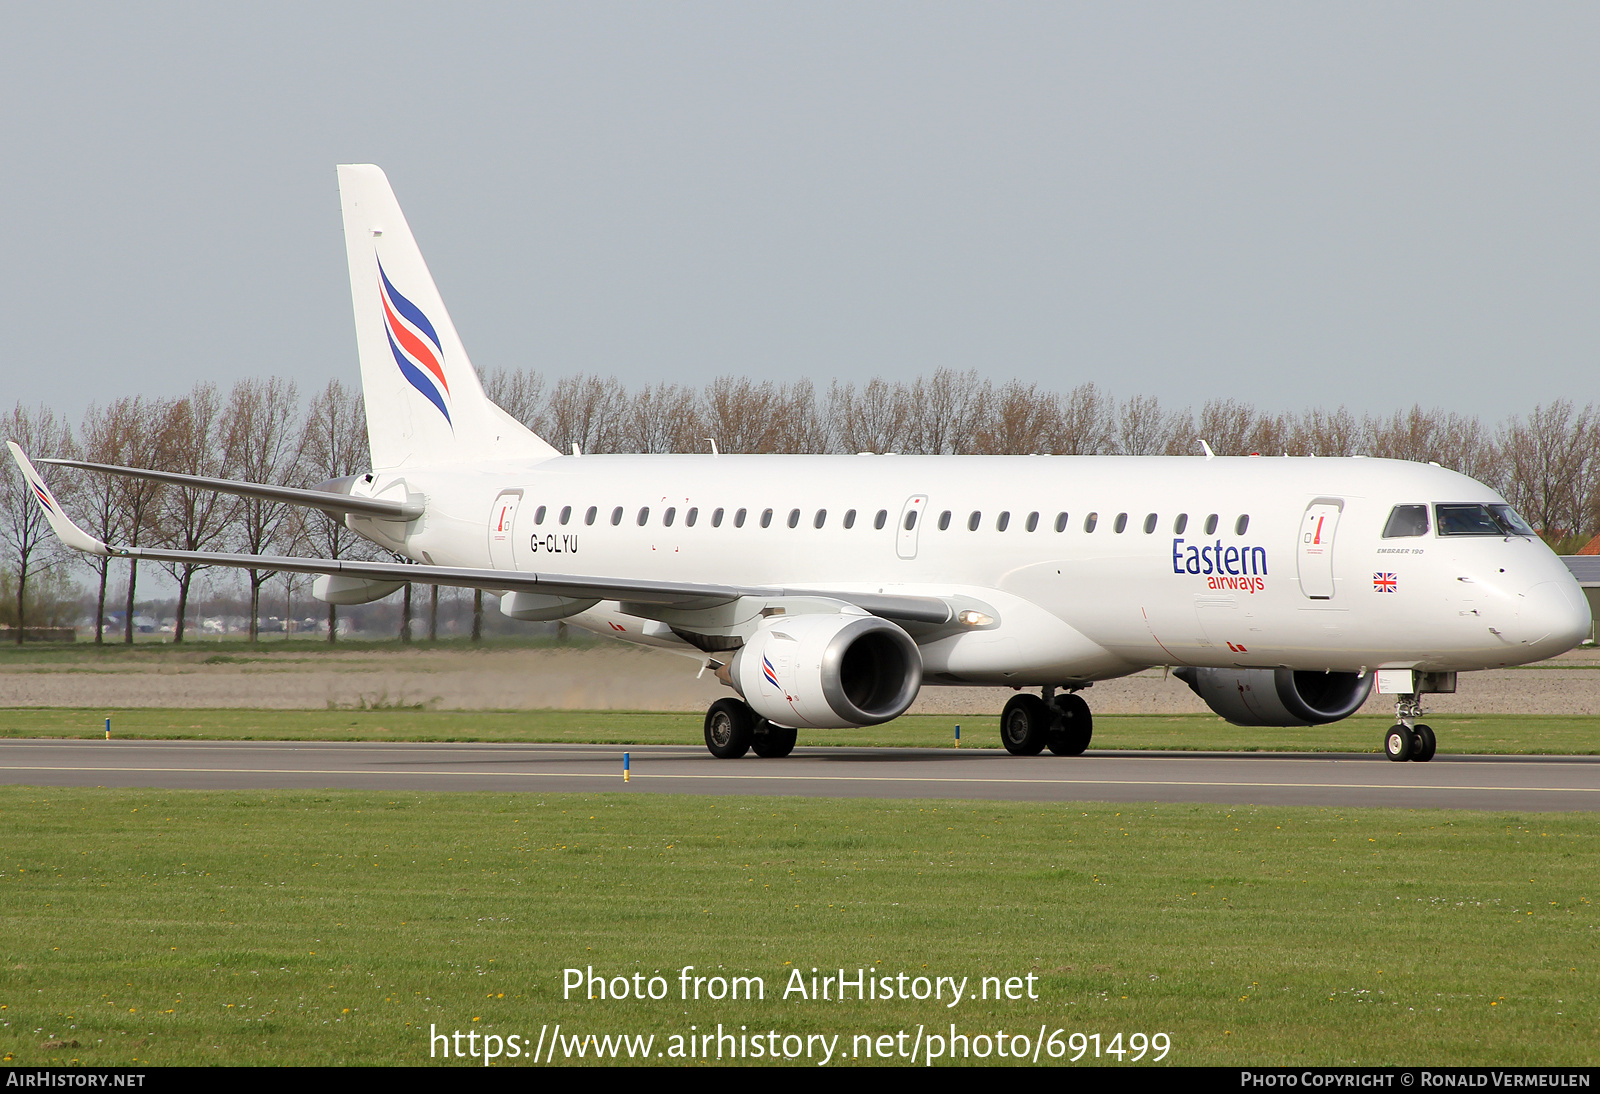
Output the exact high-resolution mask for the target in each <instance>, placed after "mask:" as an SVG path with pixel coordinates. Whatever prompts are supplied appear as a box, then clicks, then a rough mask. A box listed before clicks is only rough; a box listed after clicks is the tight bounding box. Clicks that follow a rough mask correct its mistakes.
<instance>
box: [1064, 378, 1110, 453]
mask: <svg viewBox="0 0 1600 1094" xmlns="http://www.w3.org/2000/svg"><path fill="white" fill-rule="evenodd" d="M1112 409H1113V408H1112V405H1111V401H1110V400H1109V399H1107V398H1106V397H1105V396H1103V395H1101V394H1100V391H1099V389H1097V388H1096V387H1095V386H1094V385H1093V384H1079V385H1078V386H1077V387H1075V388H1073V389H1072V390H1071V391H1069V392H1067V394H1066V396H1065V397H1064V398H1062V400H1061V415H1060V418H1059V420H1058V422H1057V424H1056V431H1055V437H1054V438H1053V439H1052V443H1051V445H1050V451H1052V452H1055V453H1057V454H1059V455H1063V456H1097V455H1099V454H1100V453H1102V452H1109V451H1111V449H1112V448H1113V442H1112V439H1111V429H1112Z"/></svg>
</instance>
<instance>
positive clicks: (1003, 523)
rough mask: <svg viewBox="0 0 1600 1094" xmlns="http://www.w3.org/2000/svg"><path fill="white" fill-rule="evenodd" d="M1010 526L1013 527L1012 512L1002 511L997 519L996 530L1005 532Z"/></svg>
mask: <svg viewBox="0 0 1600 1094" xmlns="http://www.w3.org/2000/svg"><path fill="white" fill-rule="evenodd" d="M1009 527H1011V513H1010V511H1009V510H1008V511H1007V512H1004V513H1001V514H1000V516H999V517H998V518H997V519H996V520H995V522H994V530H995V531H996V532H1004V531H1005V530H1006V529H1007V528H1009Z"/></svg>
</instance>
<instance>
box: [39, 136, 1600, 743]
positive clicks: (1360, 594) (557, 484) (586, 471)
mask: <svg viewBox="0 0 1600 1094" xmlns="http://www.w3.org/2000/svg"><path fill="white" fill-rule="evenodd" d="M339 190H340V195H341V198H342V200H343V206H344V229H345V244H346V249H347V252H348V257H349V263H350V285H351V293H352V296H353V298H354V304H355V320H356V339H357V345H358V349H359V354H360V361H361V380H362V386H363V389H364V392H365V396H366V412H367V430H368V437H369V440H370V442H371V448H372V466H373V470H372V471H371V472H370V473H368V474H365V475H360V476H355V477H352V478H351V479H346V480H337V481H334V482H330V483H324V484H322V485H321V486H320V487H318V488H316V489H312V490H289V489H285V488H281V487H273V486H266V485H260V484H251V483H237V482H229V481H223V480H195V479H192V478H189V477H186V476H182V475H173V474H167V473H161V472H153V471H146V470H139V469H130V468H111V467H101V466H100V465H94V464H86V463H82V462H76V461H66V460H58V461H43V462H55V463H67V464H70V465H71V466H75V467H80V468H92V469H98V470H105V471H110V472H114V473H118V474H125V475H135V476H144V477H149V478H155V479H161V480H166V481H169V482H178V483H189V484H191V485H193V484H196V483H197V482H198V483H199V484H200V485H205V486H209V487H212V488H215V489H218V490H223V491H227V492H231V493H235V494H241V495H245V496H252V495H253V496H265V497H271V498H278V499H282V500H288V501H292V502H294V503H296V504H301V505H305V506H308V507H311V508H317V509H321V510H324V511H326V512H330V513H335V514H339V515H341V516H342V517H343V518H344V519H345V521H346V522H347V523H348V525H349V526H350V528H352V529H353V530H355V531H356V532H358V533H360V534H361V535H363V536H365V537H366V538H368V539H370V540H371V541H372V542H374V543H376V544H379V545H381V546H382V547H383V548H385V549H386V550H388V551H391V552H393V554H394V555H395V556H397V558H398V559H399V561H396V562H392V563H372V562H349V561H337V560H330V559H315V558H286V557H278V556H268V557H257V556H248V555H230V554H214V553H208V552H185V551H167V550H161V549H156V548H146V547H119V546H108V545H107V544H104V543H101V542H100V541H98V540H96V539H94V538H93V537H91V536H89V535H88V534H87V533H85V532H84V531H82V530H81V529H80V528H78V527H77V526H76V525H74V524H73V523H72V522H71V521H70V520H69V519H68V517H67V516H66V515H65V514H64V513H63V511H62V509H61V507H60V505H59V504H57V502H56V500H55V498H54V496H53V495H52V494H51V492H50V489H49V487H48V486H47V485H46V483H45V482H44V480H43V479H42V478H41V477H40V475H39V474H38V472H37V471H36V470H35V469H34V467H33V465H32V464H31V463H29V462H28V460H27V458H26V456H25V455H24V454H23V453H22V451H21V450H20V449H18V448H17V446H16V445H15V444H13V445H12V446H11V448H12V453H13V455H14V456H15V458H16V460H17V462H18V464H19V465H20V466H21V467H22V469H23V471H24V473H25V474H26V475H27V477H28V479H29V481H30V483H31V484H32V485H33V487H34V489H35V493H36V494H37V496H38V499H39V502H40V504H41V505H42V506H43V507H44V509H45V511H46V513H47V515H48V518H49V520H50V523H51V525H52V527H53V528H54V530H55V531H56V533H57V534H58V535H59V536H60V537H61V538H62V539H63V540H64V541H66V542H67V543H68V544H69V545H71V546H72V547H74V548H77V549H78V550H80V551H86V552H89V553H92V554H99V555H108V554H109V555H114V556H121V557H129V558H147V559H157V560H168V561H194V562H203V563H209V564H213V565H223V566H238V567H254V568H257V569H272V570H287V571H292V572H298V573H309V574H318V575H322V576H321V577H319V578H318V580H317V581H316V582H315V585H314V591H315V594H316V595H317V596H318V597H320V598H322V599H324V600H327V601H332V602H334V603H340V604H353V603H363V602H366V601H370V600H375V599H378V598H379V597H383V596H386V595H389V594H390V593H392V592H393V591H394V590H395V589H397V588H398V587H399V586H400V584H401V583H402V582H404V581H416V582H423V583H427V584H440V585H454V586H461V587H465V588H475V589H483V590H486V591H490V592H495V593H499V594H501V601H500V610H501V611H502V612H504V613H505V614H506V615H508V616H510V617H512V618H514V619H525V620H555V619H565V620H569V621H571V622H573V623H576V624H578V625H580V626H583V627H587V628H589V629H591V630H594V631H597V632H599V633H601V634H604V635H609V636H611V637H613V638H618V639H622V640H625V641H630V642H637V643H643V644H646V645H651V646H659V647H664V648H667V649H670V650H675V651H678V652H681V653H684V654H687V655H689V656H692V657H694V658H696V659H697V660H698V661H700V662H702V664H703V666H704V667H707V668H710V669H712V670H714V671H715V673H716V675H717V678H718V679H720V680H721V681H723V682H724V683H725V684H727V685H729V686H730V687H731V688H732V689H733V690H734V691H735V692H737V693H738V695H739V696H741V697H742V698H737V699H736V698H733V697H731V696H730V697H729V698H725V699H722V700H720V701H718V702H717V703H715V704H713V705H712V707H711V709H710V711H709V712H708V713H707V715H706V729H705V736H706V744H707V746H708V747H709V748H710V750H711V752H712V753H713V754H714V755H716V756H718V757H724V758H731V757H737V756H742V755H744V754H745V753H746V752H747V751H749V750H750V749H751V748H754V750H755V751H756V753H757V754H758V755H761V756H768V757H776V756H784V755H787V754H788V753H789V752H790V750H791V749H792V748H793V747H794V744H795V739H796V730H797V729H809V728H821V727H851V726H868V725H873V724H876V723H879V722H886V721H888V720H890V719H892V718H895V717H898V716H899V715H900V714H902V713H904V711H905V710H906V709H907V708H908V707H909V706H910V705H911V703H912V701H913V700H914V699H915V698H916V696H917V693H918V691H919V690H920V689H921V688H922V687H923V686H925V685H928V684H963V685H973V684H978V685H992V686H996V687H1010V688H1013V689H1016V690H1018V692H1019V693H1018V694H1017V695H1015V696H1013V697H1012V698H1011V700H1010V701H1009V702H1008V703H1007V704H1006V706H1005V710H1004V713H1003V716H1002V719H1001V738H1002V741H1003V743H1004V744H1005V747H1006V748H1007V749H1009V750H1010V751H1012V752H1013V753H1018V754H1037V753H1039V752H1041V751H1042V750H1044V749H1045V748H1047V747H1048V748H1049V749H1050V750H1051V751H1052V752H1055V753H1057V754H1067V755H1075V754H1078V753H1081V752H1082V751H1083V750H1084V749H1085V748H1086V747H1087V746H1088V744H1089V741H1090V735H1091V728H1092V721H1091V715H1090V711H1089V707H1088V704H1087V703H1085V702H1084V700H1083V698H1082V696H1081V694H1080V692H1081V691H1082V690H1083V689H1085V688H1087V687H1089V686H1090V685H1091V684H1093V683H1094V681H1096V680H1106V679H1112V678H1115V677H1118V676H1125V675H1128V674H1129V673H1134V672H1138V671H1140V670H1142V669H1146V668H1150V667H1152V666H1157V665H1164V666H1170V667H1172V668H1174V669H1175V670H1176V674H1177V675H1178V676H1179V677H1180V678H1182V679H1183V680H1184V681H1186V682H1187V683H1188V685H1189V686H1190V687H1191V688H1193V689H1194V691H1195V692H1196V693H1198V694H1199V695H1200V697H1201V698H1203V699H1204V700H1205V702H1206V703H1207V704H1209V705H1210V707H1211V709H1213V710H1214V711H1216V712H1217V713H1218V714H1220V715H1222V716H1223V717H1225V718H1226V719H1228V720H1229V721H1231V722H1233V723H1235V724H1237V725H1244V726H1263V727H1267V726H1291V725H1293V726H1303V725H1317V724H1322V723H1327V722H1333V721H1336V720H1338V719H1341V718H1344V717H1346V716H1348V715H1350V714H1351V713H1353V712H1354V711H1355V710H1356V709H1357V708H1358V707H1360V706H1361V704H1362V702H1363V701H1364V700H1365V699H1366V698H1367V696H1368V694H1369V693H1370V691H1371V690H1372V687H1373V683H1374V680H1376V681H1377V686H1378V689H1379V691H1380V692H1393V693H1394V694H1395V696H1396V705H1397V724H1396V725H1395V726H1394V727H1393V728H1391V729H1390V730H1389V731H1388V732H1387V733H1386V735H1385V738H1384V750H1385V752H1386V753H1387V755H1388V756H1389V758H1390V759H1392V760H1427V759H1429V758H1431V757H1432V755H1433V752H1434V748H1435V745H1436V740H1435V736H1434V734H1433V732H1432V730H1431V729H1429V728H1428V727H1427V726H1426V725H1422V724H1419V723H1418V721H1417V718H1418V715H1419V714H1420V713H1421V705H1420V702H1419V699H1420V696H1421V695H1423V694H1425V693H1428V692H1439V691H1453V690H1454V689H1455V683H1456V674H1457V673H1458V672H1462V671H1467V670H1473V669H1487V668H1498V667H1500V666H1504V665H1518V664H1524V663H1527V662H1530V661H1538V660H1541V659H1543V658H1547V657H1550V656H1552V655H1554V654H1557V653H1560V652H1562V651H1564V650H1566V649H1569V648H1570V647H1572V646H1573V645H1575V644H1576V643H1577V642H1578V641H1580V640H1581V639H1582V638H1583V636H1584V635H1585V634H1586V632H1587V630H1588V627H1589V610H1588V605H1587V604H1586V602H1585V600H1584V597H1583V594H1582V592H1581V590H1580V589H1579V587H1578V585H1577V584H1576V583H1575V582H1574V580H1573V578H1572V576H1571V575H1570V573H1569V572H1568V571H1567V569H1566V567H1565V566H1564V565H1563V564H1562V563H1561V561H1560V560H1559V559H1558V558H1557V557H1556V556H1555V555H1554V554H1553V553H1552V552H1551V551H1550V549H1549V548H1548V547H1547V546H1545V544H1544V543H1542V542H1541V541H1540V540H1539V538H1538V537H1537V536H1536V535H1535V534H1534V532H1533V530H1532V529H1531V528H1529V527H1528V525H1527V523H1526V522H1525V521H1523V519H1522V518H1521V517H1519V516H1518V515H1517V514H1516V512H1515V511H1514V510H1513V509H1512V508H1511V507H1510V506H1509V505H1507V504H1506V502H1505V499H1503V498H1501V497H1500V496H1499V495H1498V494H1496V493H1495V492H1494V491H1493V490H1491V489H1489V488H1488V487H1486V486H1484V485H1483V484H1481V483H1479V482H1475V481H1474V480H1472V479H1469V478H1467V477H1466V476H1464V475H1459V474H1456V473H1455V472H1453V471H1446V470H1444V469H1443V468H1440V467H1436V466H1431V465H1421V464H1414V463H1405V462H1399V461H1393V460H1378V459H1363V458H1353V459H1315V458H1304V459H1302V458H1270V457H1263V458H1254V457H1250V458H1228V457H1215V458H1214V457H1212V456H1211V455H1210V452H1209V449H1207V455H1205V456H1203V457H1202V456H1196V457H1193V458H1187V457H1179V458H1174V457H1105V456H1079V457H1070V456H1067V457H1063V456H1053V457H1052V456H1035V457H1028V456H1015V457H1013V456H892V455H877V456H873V455H861V456H732V455H716V454H710V455H671V456H595V455H581V454H579V453H578V452H577V451H574V452H573V453H572V454H571V455H565V454H562V453H560V452H558V451H556V450H555V449H554V448H552V447H551V446H550V445H549V444H547V443H546V442H545V441H543V440H541V439H540V438H539V437H537V436H535V435H534V434H533V433H532V432H530V431H529V430H528V429H526V428H525V427H523V426H522V425H521V424H520V423H518V422H517V421H515V420H514V419H513V418H511V417H510V415H508V414H506V413H505V412H504V411H502V410H501V409H500V408H499V407H497V406H495V405H494V404H493V403H491V402H490V401H489V400H488V399H487V398H486V397H485V396H484V393H483V389H482V387H481V386H480V384H479V382H478V375H477V373H476V372H475V371H474V369H473V367H472V364H471V363H470V362H469V361H468V359H467V354H466V351H465V350H464V349H463V348H462V344H461V340H460V339H459V338H458V337H457V335H456V331H455V327H454V326H453V325H452V324H451V322H450V318H449V315H448V314H447V312H446V311H445V306H444V302H443V300H442V299H441V298H440V296H439V292H438V290H437V289H436V288H435V286H434V282H433V277H432V276H431V275H430V274H429V272H428V268H427V266H426V264H425V263H424V262H423V259H422V254H421V252H420V251H419V250H418V248H417V245H416V242H415V240H414V239H413V238H412V235H411V230H410V228H409V227H408V226H407V224H406V220H405V217H404V215H403V214H402V213H401V211H400V206H399V204H398V203H397V202H396V201H395V198H394V194H393V191H391V189H390V188H389V183H388V180H387V179H386V178H385V177H384V174H383V172H382V171H380V170H379V169H378V168H376V167H373V166H344V167H340V168H339ZM1028 688H1038V689H1040V690H1039V692H1038V693H1037V694H1035V693H1030V692H1027V691H1024V690H1022V689H1028ZM1270 741H1271V738H1270V736H1267V737H1263V743H1264V744H1270Z"/></svg>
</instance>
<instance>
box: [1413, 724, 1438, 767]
mask: <svg viewBox="0 0 1600 1094" xmlns="http://www.w3.org/2000/svg"><path fill="white" fill-rule="evenodd" d="M1412 732H1413V733H1415V734H1416V735H1417V748H1416V751H1415V752H1413V753H1412V754H1411V760H1412V762H1413V763H1419V764H1425V763H1427V762H1428V761H1429V760H1431V759H1433V754H1434V753H1435V752H1437V751H1438V750H1439V738H1437V737H1435V736H1434V735H1433V728H1432V727H1431V726H1424V725H1419V726H1417V727H1416V728H1415V729H1413V730H1412Z"/></svg>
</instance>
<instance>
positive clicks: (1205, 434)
mask: <svg viewBox="0 0 1600 1094" xmlns="http://www.w3.org/2000/svg"><path fill="white" fill-rule="evenodd" d="M1255 420H1256V412H1255V408H1253V407H1251V406H1247V405H1246V404H1244V403H1240V402H1236V401H1234V400H1233V399H1212V400H1211V401H1210V402H1208V403H1206V405H1205V406H1203V407H1201V408H1200V439H1201V440H1203V441H1205V442H1206V443H1207V444H1209V445H1210V446H1211V450H1212V451H1213V452H1215V453H1217V454H1218V455H1219V456H1243V455H1245V454H1247V453H1249V452H1250V451H1251V449H1250V447H1249V444H1250V432H1251V430H1252V428H1254V426H1255Z"/></svg>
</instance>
